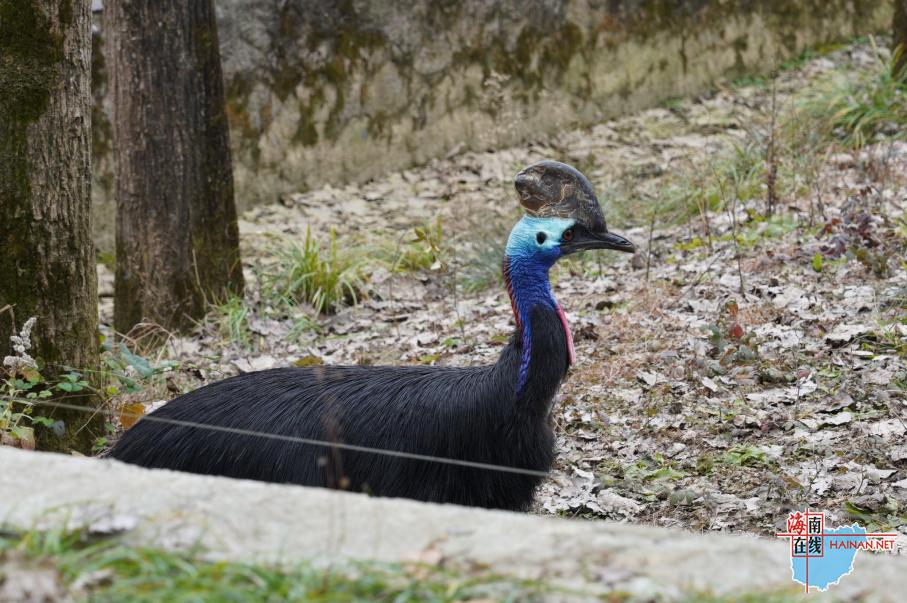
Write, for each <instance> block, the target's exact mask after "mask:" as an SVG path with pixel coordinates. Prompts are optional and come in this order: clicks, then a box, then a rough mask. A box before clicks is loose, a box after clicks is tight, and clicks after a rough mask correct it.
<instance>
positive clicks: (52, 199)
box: [0, 0, 103, 452]
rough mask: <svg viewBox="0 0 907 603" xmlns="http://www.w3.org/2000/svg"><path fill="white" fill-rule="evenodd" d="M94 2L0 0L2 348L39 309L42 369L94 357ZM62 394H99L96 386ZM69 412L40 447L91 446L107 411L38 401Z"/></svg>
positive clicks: (51, 413)
mask: <svg viewBox="0 0 907 603" xmlns="http://www.w3.org/2000/svg"><path fill="white" fill-rule="evenodd" d="M90 59H91V0H0V309H2V308H4V307H6V306H8V305H9V306H12V310H13V312H14V313H7V312H3V313H0V352H2V353H0V357H3V356H6V355H8V354H10V351H9V350H8V346H9V337H10V335H11V334H13V328H14V325H13V324H12V323H13V321H12V320H10V318H11V317H12V316H15V318H16V322H18V326H19V327H21V325H22V323H24V322H25V321H26V319H28V318H29V317H31V316H35V317H37V324H36V325H35V327H34V330H33V332H32V344H33V345H32V350H31V355H32V356H34V357H35V358H36V359H37V360H39V362H40V361H43V362H44V363H45V366H44V367H43V368H42V373H43V374H44V376H45V377H46V378H49V379H53V378H54V376H55V375H56V374H58V373H60V372H61V371H62V370H64V369H63V368H62V367H63V366H67V367H74V368H76V369H93V368H95V367H97V364H98V300H97V273H96V272H95V270H96V268H95V257H94V255H95V254H94V246H93V244H92V241H91V228H90V223H89V220H90V216H91V211H90V208H91V153H90V149H91V146H90V145H91V138H90V136H91V94H90V83H91V79H90V77H91V73H90V68H91V64H90V63H91V60H90ZM66 402H67V403H70V404H79V405H93V404H97V399H96V398H94V397H92V396H85V395H81V396H75V397H74V396H72V395H68V396H67V398H66ZM35 414H38V415H43V416H48V417H52V418H54V419H58V420H61V421H63V422H64V426H65V428H66V429H65V432H64V434H63V436H62V437H58V436H57V435H55V434H54V432H53V431H51V430H48V429H40V428H39V429H37V430H36V436H37V443H38V446H39V447H41V448H44V449H54V450H70V449H73V450H78V451H81V452H88V451H90V449H91V446H92V443H93V442H94V439H95V437H97V436H98V435H100V434H101V433H102V432H103V417H102V416H100V415H93V414H91V413H87V412H84V411H78V410H61V409H53V408H50V407H42V408H41V409H40V410H36V411H35Z"/></svg>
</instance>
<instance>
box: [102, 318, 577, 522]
mask: <svg viewBox="0 0 907 603" xmlns="http://www.w3.org/2000/svg"><path fill="white" fill-rule="evenodd" d="M530 320H531V323H532V328H533V340H532V343H533V345H532V350H531V357H530V369H529V373H528V375H529V378H528V381H527V382H526V384H525V386H524V388H523V390H522V392H521V393H520V395H519V396H517V395H516V382H517V377H518V373H519V367H520V361H521V358H522V347H521V342H520V338H519V337H518V336H517V335H516V334H515V335H514V336H513V337H511V339H510V343H509V344H508V345H507V346H506V347H505V348H504V350H503V352H502V353H501V355H500V358H499V359H498V361H497V362H496V363H495V364H492V365H489V366H480V367H468V368H453V367H421V366H403V367H390V366H388V367H369V366H336V367H331V366H324V367H308V368H283V369H273V370H268V371H261V372H257V373H247V374H244V375H239V376H237V377H233V378H230V379H226V380H224V381H219V382H217V383H213V384H211V385H208V386H206V387H202V388H200V389H197V390H195V391H193V392H190V393H188V394H186V395H184V396H180V397H179V398H176V399H175V400H173V401H171V402H169V403H168V404H166V405H165V406H163V407H162V408H160V409H159V410H157V411H156V412H155V413H154V416H155V417H158V418H162V419H168V420H174V421H189V422H197V423H204V424H208V425H217V426H221V427H230V428H236V429H242V430H251V431H257V432H265V433H273V434H279V435H285V436H295V437H306V438H311V439H318V440H326V441H340V442H343V443H347V444H354V445H358V446H366V447H370V448H378V449H386V450H395V451H403V452H413V453H418V454H424V455H430V456H437V457H442V458H451V459H461V460H468V461H475V462H481V463H488V464H493V465H501V466H504V467H517V468H521V469H530V470H535V471H539V472H545V471H548V469H549V468H550V466H551V463H552V460H553V458H554V434H553V431H552V427H551V424H550V418H549V415H550V407H551V402H552V399H553V397H554V395H555V392H556V391H557V388H558V385H559V384H560V382H561V380H562V379H563V377H564V375H565V374H566V372H567V366H568V359H567V344H566V335H565V333H564V329H563V327H562V324H561V321H560V318H559V317H558V315H557V313H556V311H555V310H553V309H550V308H544V307H541V306H539V307H536V309H535V310H534V311H533V312H532V315H531V319H530ZM111 456H113V457H114V458H117V459H119V460H122V461H125V462H128V463H134V464H137V465H142V466H145V467H159V468H167V469H176V470H179V471H188V472H192V473H203V474H211V475H224V476H229V477H236V478H248V479H256V480H263V481H270V482H287V483H295V484H305V485H309V486H326V487H343V488H346V489H349V490H353V491H363V492H370V493H373V494H377V495H381V496H398V497H406V498H414V499H417V500H425V501H434V502H447V503H458V504H463V505H474V506H483V507H494V508H503V509H514V510H517V509H526V508H527V507H528V506H529V504H530V503H531V501H532V495H533V492H534V490H535V488H536V486H537V485H538V483H539V481H540V480H541V477H539V476H538V475H526V474H518V473H511V472H501V471H495V470H491V469H479V468H473V467H462V466H456V465H450V464H443V463H440V464H439V463H434V462H430V461H417V460H410V459H403V458H397V457H393V456H386V455H379V454H373V453H365V452H353V451H349V450H340V449H329V448H326V447H322V446H314V445H308V444H299V443H293V442H288V441H285V440H280V439H269V438H262V437H259V436H252V435H240V434H238V433H235V432H223V431H212V430H207V429H204V428H202V427H186V426H180V425H174V424H171V423H162V422H155V421H153V420H152V421H147V420H141V421H139V422H138V423H137V424H136V425H135V426H133V427H132V429H130V430H129V431H128V432H126V433H125V434H124V435H123V437H122V438H121V440H120V441H119V442H118V443H117V445H116V447H115V448H114V449H113V451H112V453H111Z"/></svg>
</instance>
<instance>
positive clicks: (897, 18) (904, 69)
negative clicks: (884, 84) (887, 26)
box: [893, 0, 907, 77]
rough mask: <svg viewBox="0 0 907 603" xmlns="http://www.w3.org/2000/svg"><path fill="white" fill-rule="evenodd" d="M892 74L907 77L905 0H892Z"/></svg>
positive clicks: (906, 1)
mask: <svg viewBox="0 0 907 603" xmlns="http://www.w3.org/2000/svg"><path fill="white" fill-rule="evenodd" d="M893 29H894V32H893V33H894V36H893V40H894V44H893V48H894V52H895V56H896V57H897V60H896V61H895V63H894V74H895V75H896V76H903V77H907V0H894V26H893Z"/></svg>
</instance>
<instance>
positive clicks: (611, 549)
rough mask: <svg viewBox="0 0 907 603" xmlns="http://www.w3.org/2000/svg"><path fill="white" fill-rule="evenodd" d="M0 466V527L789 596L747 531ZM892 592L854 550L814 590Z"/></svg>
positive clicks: (95, 465) (661, 592)
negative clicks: (838, 576)
mask: <svg viewBox="0 0 907 603" xmlns="http://www.w3.org/2000/svg"><path fill="white" fill-rule="evenodd" d="M0 466H2V467H3V471H0V492H2V496H0V524H3V523H6V524H8V525H10V524H11V525H13V526H18V527H20V528H32V527H38V528H40V527H41V526H43V525H55V526H59V525H60V522H63V521H67V522H69V523H70V524H71V525H73V524H81V525H85V524H89V525H92V526H93V529H96V530H111V531H112V530H118V529H128V530H130V531H129V535H130V537H131V538H134V539H136V541H139V542H142V543H146V544H149V543H150V544H155V545H164V546H181V545H192V544H196V543H200V544H201V545H202V546H203V547H205V548H206V549H208V550H210V551H211V555H212V556H214V557H217V558H223V559H232V560H246V561H258V562H262V561H278V562H283V563H291V562H294V561H299V560H315V561H317V562H327V561H330V560H336V559H346V558H353V559H371V560H384V561H397V560H401V559H423V560H425V559H437V558H439V557H440V559H441V560H442V562H443V563H445V565H447V566H450V567H476V564H479V566H488V567H490V568H491V569H492V570H493V571H495V572H496V573H505V574H511V575H515V576H521V577H526V578H533V579H541V580H544V581H547V582H551V583H556V584H560V585H566V586H570V587H573V588H578V589H581V590H582V591H583V592H586V593H589V594H590V595H591V594H594V593H600V592H603V591H613V590H616V591H623V592H629V593H633V594H636V595H638V596H639V597H649V596H657V597H659V598H665V599H667V600H672V599H682V598H684V597H688V596H689V594H690V593H694V592H700V593H701V592H711V593H715V594H727V595H733V594H740V593H742V592H747V593H760V592H765V593H768V592H772V593H776V592H779V591H783V592H790V593H792V594H796V593H797V592H798V589H797V587H796V586H795V585H794V583H793V582H792V581H791V580H790V575H791V571H790V566H789V561H788V548H787V545H786V544H784V543H782V542H773V541H770V540H766V539H760V538H755V537H749V536H729V535H722V534H708V535H706V534H690V533H685V532H681V531H677V530H667V529H659V528H654V527H648V526H634V525H619V524H613V523H607V522H590V521H583V520H566V519H552V518H542V517H536V516H531V515H521V514H513V513H504V512H498V511H488V510H482V509H470V508H464V507H456V506H451V505H429V504H422V503H417V502H413V501H408V500H395V499H375V498H369V497H366V496H364V495H358V494H349V493H342V492H332V491H328V490H321V489H312V488H302V487H295V486H283V485H275V484H263V483H258V482H251V481H239V480H230V479H225V478H218V477H206V476H196V475H190V474H181V473H174V472H170V471H163V470H146V469H141V468H137V467H132V466H128V465H124V464H121V463H118V462H115V461H111V460H96V459H86V458H76V457H67V456H61V455H53V454H47V453H35V452H25V451H21V450H17V449H12V448H3V447H0ZM904 592H907V559H904V558H903V557H891V556H887V557H881V556H871V555H868V554H865V553H860V554H858V557H857V559H856V564H855V569H854V571H853V573H852V574H851V575H850V576H847V577H845V578H843V579H842V580H841V584H840V585H838V586H836V587H833V589H832V590H831V591H830V592H828V593H825V594H816V595H813V596H812V598H814V599H815V600H847V601H850V600H861V601H863V600H866V601H892V602H893V601H902V600H903V597H902V596H901V595H902V593H904ZM687 600H689V599H687Z"/></svg>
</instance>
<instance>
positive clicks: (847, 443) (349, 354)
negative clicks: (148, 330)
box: [101, 46, 907, 535]
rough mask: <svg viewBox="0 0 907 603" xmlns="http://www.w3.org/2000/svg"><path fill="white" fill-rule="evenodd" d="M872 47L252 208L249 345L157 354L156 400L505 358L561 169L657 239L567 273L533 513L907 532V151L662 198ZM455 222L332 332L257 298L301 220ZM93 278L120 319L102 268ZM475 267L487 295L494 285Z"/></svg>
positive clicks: (349, 245) (896, 146) (345, 243)
mask: <svg viewBox="0 0 907 603" xmlns="http://www.w3.org/2000/svg"><path fill="white" fill-rule="evenodd" d="M867 52H868V51H867V49H866V48H865V46H854V47H850V48H847V49H844V50H840V51H837V52H835V53H833V54H831V55H828V56H826V57H822V58H818V59H812V60H810V61H807V62H805V63H803V64H801V65H799V66H796V67H794V68H792V69H789V70H787V71H784V72H783V73H782V74H781V76H780V77H779V78H778V80H777V82H776V83H775V84H774V85H772V84H770V83H765V82H751V83H750V85H730V84H728V85H726V86H725V87H723V88H721V89H720V90H719V91H717V92H716V93H714V94H712V95H709V96H707V97H702V98H699V99H694V100H689V101H678V102H672V103H668V104H667V105H666V106H665V107H663V108H658V109H652V110H648V111H645V112H642V113H639V114H637V115H633V116H629V117H626V118H622V119H617V120H613V121H609V122H607V123H603V124H600V125H597V126H595V127H593V128H589V129H584V130H576V131H572V132H565V133H563V134H562V135H560V136H557V137H555V138H553V139H551V140H545V141H536V142H534V143H532V144H527V145H525V146H522V147H519V148H511V149H505V150H500V151H496V152H484V153H472V152H466V153H457V152H455V151H456V150H454V151H452V152H451V154H450V156H449V157H448V158H445V159H443V160H438V161H434V162H432V163H430V164H428V165H426V166H423V167H420V168H414V169H411V170H407V171H404V172H400V173H393V174H388V175H387V176H386V177H384V178H382V179H380V180H375V181H372V182H368V183H366V184H363V185H361V186H352V185H351V186H346V187H343V188H331V187H325V188H323V189H319V190H315V191H310V192H305V193H299V194H294V195H290V196H288V197H286V198H284V199H282V200H281V201H280V203H275V204H273V205H267V206H262V207H258V208H256V209H253V210H251V211H249V212H247V213H246V214H245V216H243V218H242V220H241V223H240V229H241V233H242V244H243V253H244V258H245V260H246V262H247V267H246V268H247V270H246V272H247V283H249V286H248V291H247V295H246V301H247V303H248V304H249V306H250V308H251V310H250V314H249V316H248V329H249V330H250V331H251V334H252V338H251V343H247V344H246V345H240V344H239V343H236V342H230V341H225V339H224V337H223V336H222V334H221V333H220V332H219V331H218V330H217V329H214V328H211V327H210V325H203V326H201V327H200V328H199V330H198V332H197V333H196V334H194V335H193V336H186V337H174V338H172V339H171V340H170V343H169V344H168V347H167V350H166V352H165V354H164V355H163V356H161V357H159V358H157V360H158V361H161V360H176V361H179V363H180V365H179V369H177V370H176V371H175V373H174V375H172V377H171V379H170V381H169V383H170V384H171V387H170V391H169V392H168V393H166V394H163V393H162V392H156V393H148V394H147V395H145V397H144V398H142V396H141V395H138V398H140V399H141V401H142V402H144V403H145V404H146V406H147V407H148V408H151V407H154V406H155V405H157V404H160V403H161V400H160V397H164V396H169V397H172V396H173V395H175V394H176V393H178V392H179V391H185V390H187V389H192V388H195V387H198V386H199V385H201V384H202V383H204V382H207V381H211V380H216V379H219V378H222V377H224V376H226V375H229V374H234V373H236V372H239V371H249V370H258V369H264V368H270V367H273V366H284V365H288V364H293V363H300V362H302V363H307V362H323V363H326V364H344V363H372V364H377V363H394V364H400V363H436V364H450V365H469V364H474V363H481V362H491V361H493V359H494V358H495V357H496V355H497V354H498V353H499V351H500V349H501V347H502V346H503V345H504V342H505V341H506V338H507V336H508V335H509V333H510V331H511V329H512V316H511V311H510V305H509V302H508V299H507V296H506V294H505V292H504V290H503V288H502V287H501V286H500V285H499V284H497V282H496V281H495V278H494V274H495V273H496V271H497V270H498V267H499V265H500V256H499V254H500V251H501V249H503V244H504V241H505V239H506V237H507V233H508V229H509V227H510V225H511V224H512V223H513V222H514V221H515V220H516V219H517V218H518V215H519V211H518V206H517V202H516V197H515V194H514V192H513V188H512V178H513V175H514V174H515V173H516V172H517V171H518V170H519V169H521V168H522V167H524V166H525V165H528V164H529V163H532V162H534V161H537V160H539V159H543V158H554V159H559V160H562V161H566V162H569V163H572V164H574V165H576V166H577V167H578V168H580V169H581V170H583V171H584V173H586V175H587V176H588V177H589V178H590V180H591V181H592V182H593V183H594V185H595V186H596V189H597V191H598V193H599V195H600V198H601V199H602V203H603V206H604V208H605V216H606V218H607V219H608V220H609V226H610V227H611V228H612V229H613V230H615V231H617V232H620V233H622V234H625V235H626V236H628V237H629V238H630V239H631V240H633V241H634V242H636V243H637V245H638V246H639V247H640V252H639V253H638V254H637V255H636V256H634V257H632V258H631V257H630V256H627V255H623V254H616V253H612V254H610V255H608V254H601V255H599V256H593V255H590V256H587V257H585V258H583V259H582V260H579V261H574V262H570V263H567V264H565V265H562V266H560V267H559V268H557V269H556V270H555V271H554V273H553V274H552V276H553V280H554V282H555V284H554V291H555V295H556V296H557V297H558V299H559V301H560V303H561V305H562V306H563V307H564V309H565V310H566V313H567V317H568V320H569V322H570V324H571V327H572V329H573V331H574V339H575V341H576V355H577V363H576V364H575V365H574V367H573V368H572V369H571V372H570V375H569V376H568V380H567V382H566V383H565V385H564V386H563V387H562V389H561V392H560V394H559V398H558V402H557V403H556V405H555V411H554V420H555V422H556V424H557V433H558V458H557V464H556V467H555V469H554V471H553V472H552V475H551V477H550V479H548V480H547V481H546V482H545V483H544V485H543V486H542V488H541V490H540V492H539V495H538V501H537V505H536V508H535V512H537V513H541V514H558V515H565V516H583V517H601V518H607V519H611V520H621V521H628V522H634V523H647V524H655V525H662V526H676V527H680V528H685V529H689V530H693V531H702V530H729V531H745V532H751V533H756V534H761V535H770V534H772V533H774V532H775V531H777V529H778V528H779V527H782V525H783V521H784V519H785V518H786V514H787V511H788V510H790V509H794V508H797V509H802V508H805V507H807V506H808V507H810V508H812V509H818V510H822V511H825V512H826V513H827V514H828V517H829V519H828V521H829V522H830V523H829V525H839V524H842V523H844V522H849V521H853V520H858V521H860V523H862V524H864V525H870V526H873V527H874V528H885V529H895V530H900V531H901V532H902V533H905V534H907V438H905V434H907V364H905V357H907V322H905V317H907V263H905V256H904V249H905V240H907V222H905V218H904V208H905V204H907V144H905V143H901V142H885V143H878V144H873V145H869V146H866V147H864V148H863V149H862V150H859V151H845V150H842V149H836V150H833V151H829V152H827V153H823V154H822V156H821V158H820V159H815V160H814V161H812V162H809V163H807V162H804V163H803V164H802V165H801V167H800V172H797V168H796V165H798V164H796V162H793V163H791V165H794V166H795V167H794V168H792V171H791V173H790V174H788V175H787V177H788V178H789V180H790V181H791V182H793V183H795V184H797V183H799V184H797V185H796V186H792V187H790V189H789V191H788V192H782V194H780V195H779V198H778V200H777V204H776V207H775V210H774V214H773V216H772V217H771V218H765V217H764V215H765V211H764V205H765V197H766V196H767V184H762V182H763V181H762V180H761V179H757V182H758V183H759V184H758V187H757V188H758V189H759V190H758V191H757V194H755V195H753V196H752V197H751V198H750V199H748V200H746V201H740V202H734V203H721V204H720V205H719V207H718V209H717V210H716V211H704V212H702V213H695V212H694V213H693V214H692V215H689V216H686V217H684V218H683V219H678V217H677V215H676V211H675V209H674V206H673V205H671V204H669V203H668V202H667V201H665V202H664V212H663V213H662V211H661V207H662V206H661V205H660V201H659V200H660V199H668V197H669V194H673V193H672V191H676V190H677V174H678V173H683V174H689V175H690V178H691V179H688V181H689V182H688V185H689V186H692V187H694V188H695V187H697V186H699V184H697V180H696V178H698V177H701V178H707V177H709V175H710V173H711V172H714V171H715V170H714V167H713V166H714V165H715V162H718V161H720V160H721V158H723V157H727V156H729V154H731V155H732V154H733V153H734V152H735V149H739V148H740V146H741V145H745V144H748V141H752V140H756V141H759V140H763V139H764V137H763V138H762V139H760V138H759V137H758V136H757V135H758V134H759V131H763V132H764V128H765V127H766V126H765V124H766V119H767V116H768V112H769V107H770V106H771V105H772V97H773V96H774V97H775V103H776V104H777V106H779V107H785V106H788V105H790V104H791V103H792V102H793V101H792V95H793V93H795V92H796V91H797V90H799V89H801V88H802V87H803V86H805V85H806V84H808V83H809V82H810V81H812V80H813V79H815V78H817V77H820V76H821V75H822V74H823V73H825V72H828V71H829V70H831V69H833V68H835V67H836V66H840V65H847V66H851V67H852V68H853V69H859V68H860V65H861V61H866V60H868V59H867V58H866V56H865V55H866V54H867ZM773 90H774V95H773ZM760 128H762V130H760ZM754 132H755V133H754ZM759 152H760V153H761V151H759ZM794 159H796V158H794ZM702 186H705V185H704V184H703V185H702ZM722 194H723V193H722ZM727 196H728V199H733V198H734V197H735V195H734V193H733V192H728V193H727ZM438 219H440V222H441V224H442V229H443V251H442V253H441V254H440V255H439V262H438V263H437V265H436V266H435V269H425V270H419V271H415V272H392V271H390V270H388V269H387V267H384V266H381V265H375V266H370V267H369V269H368V273H367V277H368V284H367V291H366V292H367V298H366V299H364V300H363V301H362V302H361V303H359V304H358V305H355V306H353V307H349V308H345V309H343V310H342V311H340V312H339V313H337V314H336V315H332V316H329V317H326V318H321V319H319V324H320V327H319V328H318V329H311V330H307V331H305V332H302V333H301V334H298V333H296V332H294V331H293V324H294V319H296V318H298V317H286V316H280V315H279V313H277V312H274V311H272V310H274V309H273V308H271V307H269V306H268V302H267V301H266V300H264V299H263V298H262V297H261V295H260V289H259V286H258V283H259V281H260V276H259V275H260V274H262V273H266V272H267V271H268V269H269V267H271V266H272V265H273V257H272V256H273V253H272V250H273V247H274V245H278V244H280V242H281V241H285V240H288V239H289V240H296V241H300V240H301V239H302V238H304V237H305V234H306V231H307V229H311V232H312V233H314V234H315V235H316V236H318V237H320V238H322V239H325V240H326V238H327V236H328V233H329V232H330V230H331V229H335V230H336V232H337V237H338V241H340V246H341V250H343V251H349V250H355V249H361V250H367V249H369V246H382V245H383V246H385V247H386V246H388V245H390V246H391V247H393V246H401V245H406V244H407V241H409V240H410V239H411V238H412V237H411V233H412V228H413V227H414V226H417V225H425V224H432V223H434V222H435V221H436V220H438ZM488 275H491V276H488ZM101 277H102V279H101V293H102V319H104V320H107V321H108V322H109V319H110V317H111V314H112V312H111V299H110V297H109V294H110V291H111V283H110V274H109V273H108V272H107V271H106V270H102V273H101ZM482 278H486V279H487V280H488V281H489V283H490V286H488V287H480V286H478V285H476V283H477V282H480V281H481V279H482ZM305 312H306V309H305V308H300V313H301V314H305ZM291 335H292V336H291ZM297 335H298V336H297ZM133 401H134V400H133Z"/></svg>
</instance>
